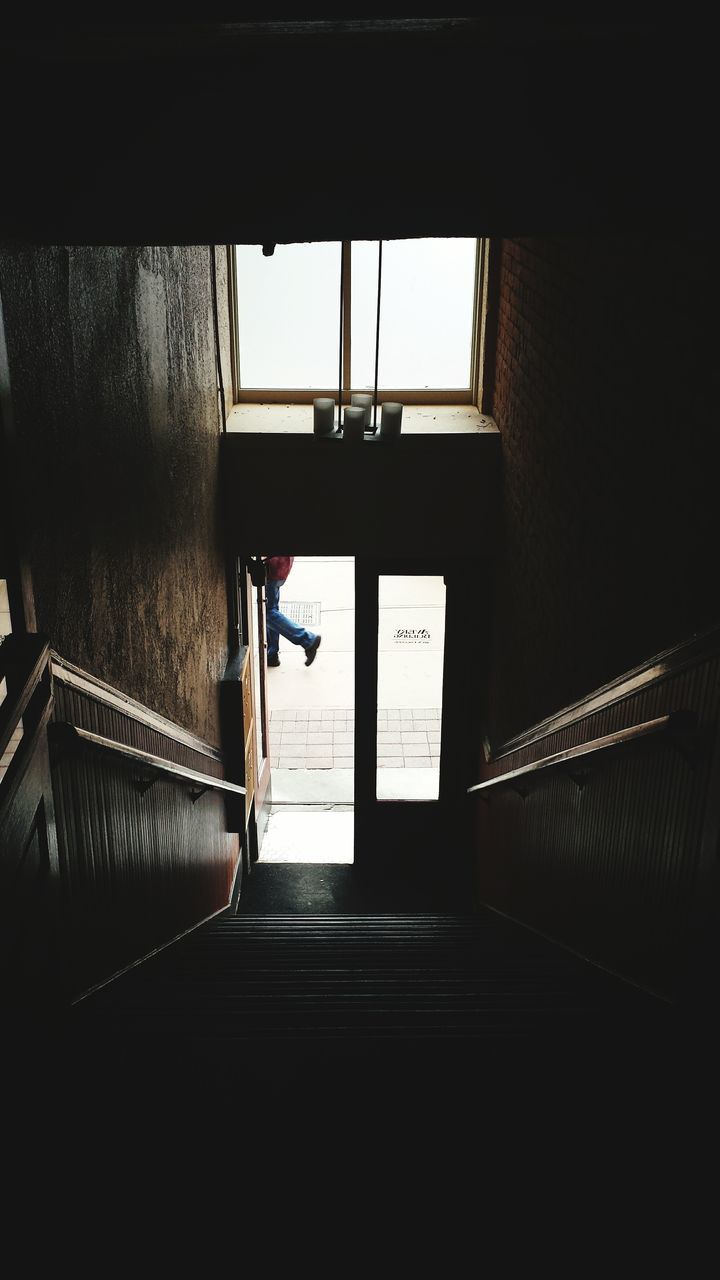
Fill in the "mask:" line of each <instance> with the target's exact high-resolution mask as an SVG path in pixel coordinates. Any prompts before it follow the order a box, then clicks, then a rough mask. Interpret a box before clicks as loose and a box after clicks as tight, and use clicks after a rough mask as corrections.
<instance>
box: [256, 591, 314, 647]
mask: <svg viewBox="0 0 720 1280" xmlns="http://www.w3.org/2000/svg"><path fill="white" fill-rule="evenodd" d="M282 586H283V583H282V582H267V583H266V584H265V609H266V622H267V635H268V658H271V657H272V658H276V657H277V655H278V649H279V647H280V636H284V637H285V639H286V640H290V642H291V643H292V644H299V645H302V647H303V649H310V648H311V647H312V645H314V644H315V641H316V640H317V636H316V634H315V632H314V631H307V630H306V628H305V627H301V626H300V625H299V623H297V622H292V621H291V619H290V618H287V617H286V616H285V614H284V613H281V612H280V609H279V603H280V588H281V587H282Z"/></svg>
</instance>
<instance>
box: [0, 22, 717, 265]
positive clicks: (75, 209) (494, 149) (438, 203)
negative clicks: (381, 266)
mask: <svg viewBox="0 0 720 1280" xmlns="http://www.w3.org/2000/svg"><path fill="white" fill-rule="evenodd" d="M713 48H714V46H713V44H712V41H711V40H710V37H709V33H706V32H704V31H703V30H702V29H700V28H697V29H695V30H693V31H690V30H689V29H688V28H687V27H679V26H678V25H672V24H670V23H669V22H667V21H650V20H645V21H642V22H638V21H630V20H628V21H625V22H621V21H609V20H607V19H606V18H604V17H597V18H594V19H593V18H590V17H588V16H587V15H585V16H584V17H583V18H573V19H570V20H568V19H560V18H558V19H555V20H551V19H549V18H546V17H542V18H530V17H527V16H525V17H518V16H504V17H502V18H500V17H485V18H482V19H481V18H449V19H431V18H396V19H392V18H391V19H372V18H370V19H368V18H364V19H349V20H339V19H308V20H304V21H293V20H287V19H268V20H263V21H260V20H252V19H250V20H247V21H245V22H243V23H230V24H228V23H197V22H185V23H182V22H180V23H175V24H165V25H157V24H156V25H148V24H143V25H140V24H135V25H133V24H114V25H111V24H95V25H75V26H73V25H69V24H67V23H66V24H62V25H60V24H57V25H55V26H53V25H47V24H44V25H43V24H39V23H36V24H35V26H34V28H33V29H30V27H29V24H23V23H22V22H19V21H16V22H14V23H10V24H8V23H5V24H4V25H3V27H2V29H0V103H1V105H2V116H1V118H2V122H3V124H2V134H3V138H2V157H1V163H2V179H3V181H2V197H1V198H0V222H1V225H0V234H1V235H2V237H3V238H4V239H6V240H11V241H21V242H31V243H32V242H37V243H56V242H57V243H83V244H92V243H98V244H102V243H118V244H122V243H149V242H152V243H166V244H168V243H177V244H182V243H208V242H210V243H212V242H218V243H224V242H233V241H236V242H241V241H247V242H252V243H254V242H263V241H284V240H303V239H337V238H339V237H341V236H344V237H350V238H370V237H372V238H374V237H377V236H384V237H392V236H399V235H432V234H440V235H476V234H505V235H513V234H529V233H544V232H557V233H572V232H583V233H586V232H592V231H597V232H605V231H614V230H617V231H637V232H643V233H644V232H653V231H657V232H658V233H667V232H673V233H678V234H688V233H695V232H706V231H710V230H713V231H714V222H715V216H716V208H715V201H716V196H715V182H714V167H715V161H714V152H715V141H714V139H715V119H714V115H715V103H714V99H715V92H714V87H713V86H714V83H715V68H714V66H713V65H712V63H713Z"/></svg>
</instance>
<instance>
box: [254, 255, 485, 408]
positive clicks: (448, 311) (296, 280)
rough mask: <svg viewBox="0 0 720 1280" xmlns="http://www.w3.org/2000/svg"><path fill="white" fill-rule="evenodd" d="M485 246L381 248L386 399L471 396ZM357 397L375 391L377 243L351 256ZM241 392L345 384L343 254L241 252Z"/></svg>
mask: <svg viewBox="0 0 720 1280" xmlns="http://www.w3.org/2000/svg"><path fill="white" fill-rule="evenodd" d="M476 250H477V241H476V240H474V239H466V238H453V239H425V240H387V241H383V275H382V297H381V315H380V361H379V376H378V385H379V388H380V390H395V389H397V390H400V389H406V390H419V391H422V390H424V389H434V390H464V389H465V388H468V387H469V386H470V376H471V374H470V364H471V351H472V338H473V306H474V297H475V256H476ZM350 253H351V258H350V265H351V291H350V297H351V312H350V350H351V378H352V387H353V388H354V389H356V390H359V389H365V388H372V386H373V384H374V380H375V336H376V322H377V263H378V243H377V241H376V240H374V241H373V240H358V241H353V242H352V246H351V250H350ZM236 263H237V295H238V347H239V363H240V385H241V387H242V388H243V390H247V389H249V388H258V389H262V388H267V389H268V390H270V389H272V390H284V389H298V390H301V389H302V390H312V389H314V388H323V389H327V390H332V389H333V388H335V387H337V383H338V373H339V369H338V363H339V339H340V333H339V321H340V315H339V311H340V244H339V243H338V242H335V243H329V244H328V243H313V244H290V245H283V244H278V245H277V246H276V248H275V252H274V254H273V255H272V256H271V257H267V258H266V257H263V254H262V252H261V249H260V246H259V245H237V246H236Z"/></svg>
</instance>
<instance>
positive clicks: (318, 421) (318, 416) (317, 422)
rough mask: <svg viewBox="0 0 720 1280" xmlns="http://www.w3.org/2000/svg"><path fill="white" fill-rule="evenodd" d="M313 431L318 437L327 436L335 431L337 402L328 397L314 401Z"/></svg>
mask: <svg viewBox="0 0 720 1280" xmlns="http://www.w3.org/2000/svg"><path fill="white" fill-rule="evenodd" d="M313 430H314V432H315V435H316V436H327V435H329V434H330V432H331V431H334V430H335V401H334V400H330V399H329V398H328V397H327V396H321V397H320V398H319V399H318V400H313Z"/></svg>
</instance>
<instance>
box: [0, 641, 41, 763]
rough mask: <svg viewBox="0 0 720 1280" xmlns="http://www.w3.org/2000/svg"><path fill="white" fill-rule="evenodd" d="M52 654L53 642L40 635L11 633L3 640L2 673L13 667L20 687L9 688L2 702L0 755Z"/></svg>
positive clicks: (5, 673)
mask: <svg viewBox="0 0 720 1280" xmlns="http://www.w3.org/2000/svg"><path fill="white" fill-rule="evenodd" d="M49 658H50V646H49V645H48V642H47V640H45V639H43V638H42V637H41V636H37V635H33V636H23V637H22V639H20V638H19V637H15V636H9V637H8V638H7V639H6V640H4V641H3V643H2V644H0V677H5V676H6V675H9V674H10V671H11V670H14V671H16V672H17V673H19V674H20V680H19V685H18V687H16V688H14V689H9V690H8V696H7V698H6V699H5V701H4V702H2V703H0V756H2V754H3V752H4V751H5V748H6V747H7V745H8V743H9V741H10V739H11V738H12V736H13V733H14V732H15V729H16V728H17V726H18V724H19V723H20V720H21V719H22V717H23V715H24V713H25V711H26V710H27V706H28V703H29V702H30V699H31V698H32V696H33V694H34V692H35V690H36V689H37V687H38V685H39V683H40V681H41V680H42V677H43V674H44V672H45V669H46V667H47V664H48V661H49ZM8 659H9V661H8ZM23 659H24V660H25V661H24V663H23Z"/></svg>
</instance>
